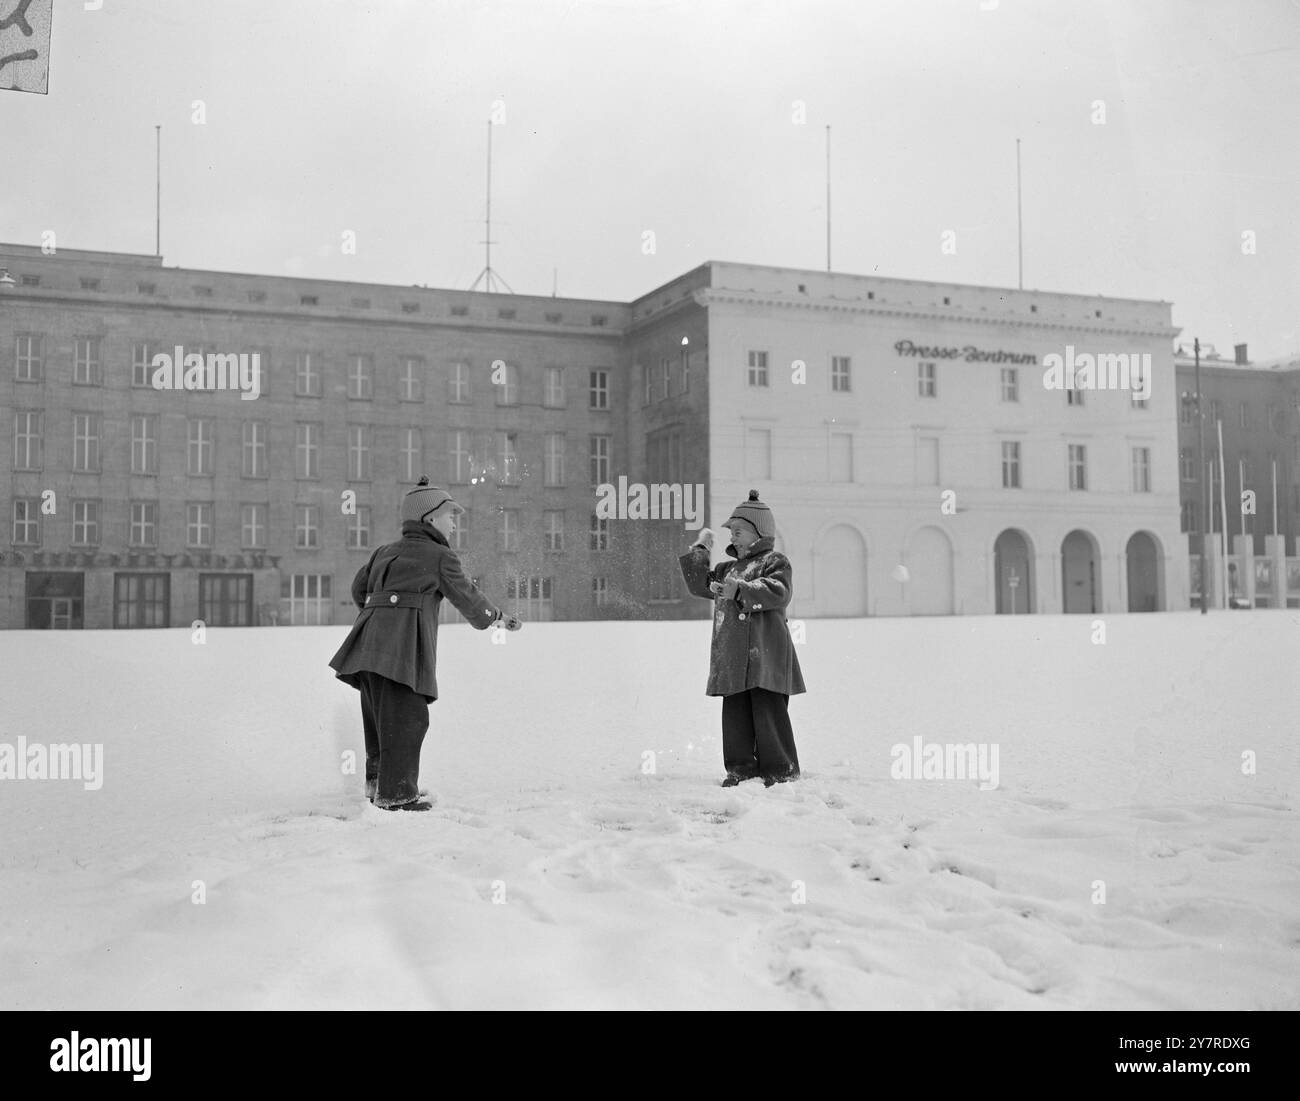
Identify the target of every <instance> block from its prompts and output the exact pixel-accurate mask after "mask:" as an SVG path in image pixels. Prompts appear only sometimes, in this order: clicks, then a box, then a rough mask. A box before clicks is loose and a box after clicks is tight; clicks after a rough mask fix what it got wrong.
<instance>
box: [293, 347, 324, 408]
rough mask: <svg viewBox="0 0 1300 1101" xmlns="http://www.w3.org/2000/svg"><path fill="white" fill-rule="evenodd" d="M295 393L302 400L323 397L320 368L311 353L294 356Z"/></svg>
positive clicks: (300, 353)
mask: <svg viewBox="0 0 1300 1101" xmlns="http://www.w3.org/2000/svg"><path fill="white" fill-rule="evenodd" d="M294 393H295V394H296V395H297V396H298V397H300V398H318V397H320V395H321V378H320V367H319V365H318V363H317V361H316V359H315V357H314V356H313V355H312V354H311V352H299V353H298V354H297V355H296V356H294Z"/></svg>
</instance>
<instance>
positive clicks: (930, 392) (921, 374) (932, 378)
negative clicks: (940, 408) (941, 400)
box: [916, 363, 939, 398]
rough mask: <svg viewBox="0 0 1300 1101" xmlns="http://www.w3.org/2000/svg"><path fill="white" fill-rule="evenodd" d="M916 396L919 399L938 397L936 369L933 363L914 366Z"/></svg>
mask: <svg viewBox="0 0 1300 1101" xmlns="http://www.w3.org/2000/svg"><path fill="white" fill-rule="evenodd" d="M916 395H917V397H921V398H934V397H938V396H939V375H938V367H937V366H936V365H935V364H933V363H918V364H917V365H916Z"/></svg>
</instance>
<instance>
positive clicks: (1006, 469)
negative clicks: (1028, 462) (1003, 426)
mask: <svg viewBox="0 0 1300 1101" xmlns="http://www.w3.org/2000/svg"><path fill="white" fill-rule="evenodd" d="M1002 488H1003V489H1019V488H1020V444H1019V443H1018V442H1017V441H1015V440H1003V441H1002Z"/></svg>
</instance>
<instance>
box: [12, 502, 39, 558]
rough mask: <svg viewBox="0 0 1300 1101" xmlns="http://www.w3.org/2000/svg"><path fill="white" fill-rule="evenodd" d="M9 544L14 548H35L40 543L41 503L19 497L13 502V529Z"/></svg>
mask: <svg viewBox="0 0 1300 1101" xmlns="http://www.w3.org/2000/svg"><path fill="white" fill-rule="evenodd" d="M11 542H12V543H13V544H14V546H16V547H36V546H40V542H41V502H40V500H39V498H36V497H19V498H17V499H15V501H14V529H13V538H12V539H11Z"/></svg>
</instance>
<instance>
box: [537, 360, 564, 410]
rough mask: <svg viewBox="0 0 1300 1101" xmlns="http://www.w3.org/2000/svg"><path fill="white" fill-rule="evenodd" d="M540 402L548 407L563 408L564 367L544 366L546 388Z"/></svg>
mask: <svg viewBox="0 0 1300 1101" xmlns="http://www.w3.org/2000/svg"><path fill="white" fill-rule="evenodd" d="M542 403H543V404H544V405H545V406H546V408H548V409H563V408H564V405H565V401H564V368H563V367H548V368H546V390H545V392H544V394H543V395H542Z"/></svg>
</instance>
